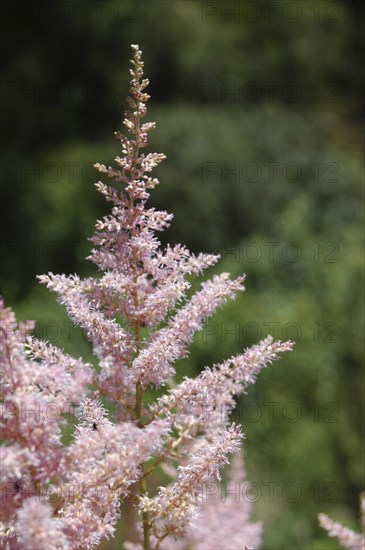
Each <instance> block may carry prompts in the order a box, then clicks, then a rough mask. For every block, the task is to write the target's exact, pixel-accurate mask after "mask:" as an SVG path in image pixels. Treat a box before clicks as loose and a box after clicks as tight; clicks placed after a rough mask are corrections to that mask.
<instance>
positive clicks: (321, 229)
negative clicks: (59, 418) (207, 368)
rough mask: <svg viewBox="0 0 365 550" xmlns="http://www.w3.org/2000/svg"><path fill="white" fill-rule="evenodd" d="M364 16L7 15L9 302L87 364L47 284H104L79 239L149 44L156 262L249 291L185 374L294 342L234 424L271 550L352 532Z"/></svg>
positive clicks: (93, 210)
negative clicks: (46, 279) (190, 267)
mask: <svg viewBox="0 0 365 550" xmlns="http://www.w3.org/2000/svg"><path fill="white" fill-rule="evenodd" d="M361 9H362V2H361V1H346V2H345V1H336V2H326V1H324V0H318V1H315V0H314V1H310V0H303V1H300V0H296V1H293V2H285V1H274V2H261V1H259V2H258V1H254V2H250V1H248V2H243V1H241V2H237V1H235V2H230V1H223V2H200V1H194V0H177V1H175V0H165V1H163V0H161V1H160V0H157V1H156V0H146V1H141V2H136V1H125V2H124V1H116V2H114V1H104V2H97V1H76V0H75V1H72V2H71V1H70V2H68V1H62V0H52V1H51V2H49V1H47V2H38V1H36V2H28V3H24V2H17V1H14V2H9V3H8V4H6V3H5V4H3V6H2V8H1V19H2V35H3V45H2V48H1V49H2V70H1V95H0V97H1V107H2V109H1V112H2V115H1V116H2V128H3V140H2V146H1V150H0V155H1V161H0V162H1V164H0V166H1V177H2V182H1V188H0V201H1V206H2V215H1V221H0V223H1V242H0V247H1V248H0V259H1V272H0V284H1V293H2V294H3V296H4V297H5V300H6V303H7V304H8V305H12V306H13V307H14V309H15V311H16V312H17V315H18V317H19V318H20V319H25V318H34V319H36V320H37V321H38V326H37V334H38V335H39V336H41V337H45V338H49V339H50V340H51V341H52V342H53V343H56V344H58V345H60V346H63V347H65V348H66V349H67V350H68V351H70V352H72V353H74V354H75V355H77V356H79V355H81V354H85V355H86V356H88V355H89V354H90V350H89V348H88V345H87V344H86V342H85V340H84V338H83V337H82V335H81V334H80V332H78V331H77V330H73V329H72V326H71V323H70V322H69V321H68V320H67V317H66V315H65V313H64V310H63V308H62V307H61V306H58V305H57V304H56V301H55V297H54V296H53V295H49V294H48V293H47V291H46V290H45V289H44V288H43V287H42V288H41V287H40V286H39V285H38V284H37V282H36V279H35V276H36V274H40V273H44V272H47V271H54V272H60V273H62V272H63V273H71V272H78V273H80V274H81V275H86V274H90V273H94V268H93V266H92V265H90V264H89V263H88V262H87V261H85V260H84V258H85V256H86V255H87V253H88V251H89V249H90V245H89V244H88V242H87V240H86V238H87V237H88V236H90V235H91V234H92V232H93V225H94V222H95V219H96V218H97V217H100V216H102V215H103V214H104V213H106V212H107V208H108V207H107V206H106V205H105V204H104V201H103V199H102V198H101V197H100V196H98V193H96V191H95V190H94V188H93V185H92V183H93V182H95V181H96V180H97V179H98V175H97V174H96V173H94V171H93V169H92V168H91V167H92V164H93V163H94V162H97V161H99V162H103V163H108V162H109V163H110V162H112V160H113V158H114V156H116V155H117V154H119V152H120V151H119V149H118V143H117V142H116V141H115V140H114V139H113V131H114V130H117V129H120V127H121V115H122V113H123V111H124V97H125V95H126V93H127V85H128V80H129V75H128V60H129V58H130V56H131V53H130V44H131V43H138V44H140V46H141V48H142V49H143V52H144V60H145V68H146V75H147V76H148V77H149V79H150V81H151V85H150V89H149V91H150V94H151V95H152V99H151V101H150V104H149V106H150V111H149V120H156V121H157V123H158V125H157V130H156V131H155V132H153V133H152V134H151V140H150V150H151V151H152V150H153V151H154V150H156V151H163V152H165V153H166V155H167V160H166V161H165V163H164V164H163V165H162V166H161V167H160V168H159V169H158V170H157V171H156V175H157V176H158V177H159V178H160V180H161V186H160V187H159V188H158V189H157V190H156V191H155V192H154V194H153V197H152V202H153V204H154V205H155V206H157V207H160V208H163V209H166V210H168V211H169V212H173V213H174V215H175V219H174V222H173V225H172V227H171V229H170V230H169V231H168V232H167V233H166V234H164V235H162V239H163V242H164V243H165V242H182V243H185V244H187V245H188V246H189V247H190V248H191V249H192V250H194V251H197V252H198V251H200V250H205V251H213V250H214V251H217V252H221V254H222V262H221V263H220V264H219V265H218V267H217V271H218V272H221V271H230V272H232V274H234V275H237V274H239V273H242V272H245V273H246V274H247V285H246V287H247V291H246V292H245V293H244V294H243V295H242V296H240V297H239V299H238V300H237V301H236V302H234V303H231V304H229V305H228V306H227V307H226V308H225V309H224V310H222V311H221V312H220V313H219V314H217V315H216V316H215V317H214V318H213V319H212V320H211V322H210V323H209V324H207V326H206V329H205V330H204V331H203V333H202V334H200V335H198V336H197V337H196V339H195V342H194V346H193V349H192V355H191V360H190V361H189V362H184V363H182V364H181V367H179V370H180V372H182V373H189V374H193V373H194V372H198V371H199V369H201V368H202V367H203V366H204V365H206V364H211V363H214V362H217V361H219V360H221V359H223V358H224V357H227V356H229V355H231V354H233V353H237V352H239V351H240V350H241V349H242V348H243V347H246V346H247V345H251V344H252V343H253V342H254V341H256V340H257V338H259V337H260V336H261V335H262V336H264V335H266V334H267V333H268V332H269V331H271V332H273V331H274V336H275V337H277V338H286V337H289V338H293V339H296V340H297V345H296V348H295V351H294V352H293V353H292V354H289V355H288V356H287V357H285V358H284V359H283V361H282V362H281V363H280V365H275V366H274V367H270V368H269V369H267V370H266V371H265V372H264V373H263V374H262V375H261V377H260V379H259V381H258V383H257V384H256V386H254V387H252V388H251V389H250V390H249V392H248V394H247V395H246V396H244V398H242V399H241V400H240V402H239V407H238V413H237V415H236V420H238V421H242V424H243V428H244V431H245V432H246V434H247V442H246V457H247V467H248V472H249V479H250V480H252V481H253V482H254V486H253V489H254V490H253V494H254V495H256V496H257V498H256V499H255V500H257V502H256V503H255V516H256V517H257V518H259V519H262V520H264V522H265V539H264V548H265V549H266V550H279V549H281V550H282V549H284V550H292V549H305V550H314V549H316V550H322V549H323V550H325V549H331V548H333V549H334V548H337V546H336V544H335V543H334V542H333V541H331V540H330V539H328V538H326V536H325V534H324V533H323V532H322V530H321V529H320V528H319V527H318V524H317V518H316V516H317V514H318V512H321V511H323V512H327V513H328V514H330V515H332V516H333V517H334V518H335V519H337V520H340V521H342V522H344V523H345V524H347V525H349V526H352V527H354V528H357V525H358V521H357V516H358V494H359V492H360V490H361V489H362V488H363V485H364V475H363V457H362V445H361V434H362V433H363V429H362V428H363V426H362V421H361V412H360V411H361V407H360V404H361V383H362V377H361V365H362V359H363V348H362V329H363V306H362V303H363V302H362V296H363V290H362V284H361V283H362V277H361V275H362V272H363V232H362V224H361V222H360V220H361V214H362V180H363V157H362V150H363V141H362V135H363V128H362V125H361V117H362V111H361V106H362V103H361V94H362V91H363V82H364V80H363V72H362V66H361V62H360V60H361V48H362V43H361V41H360V31H361V26H362V24H363V17H362V15H363V13H362V11H361ZM213 12H214V13H213ZM232 169H235V170H236V172H235V173H233V175H232V174H230V173H229V171H230V170H232ZM237 170H238V171H237ZM270 326H271V328H270ZM269 489H271V492H270V491H269ZM103 548H110V549H111V548H120V541H119V542H118V541H115V542H111V543H109V544H107V543H106V544H104V545H103Z"/></svg>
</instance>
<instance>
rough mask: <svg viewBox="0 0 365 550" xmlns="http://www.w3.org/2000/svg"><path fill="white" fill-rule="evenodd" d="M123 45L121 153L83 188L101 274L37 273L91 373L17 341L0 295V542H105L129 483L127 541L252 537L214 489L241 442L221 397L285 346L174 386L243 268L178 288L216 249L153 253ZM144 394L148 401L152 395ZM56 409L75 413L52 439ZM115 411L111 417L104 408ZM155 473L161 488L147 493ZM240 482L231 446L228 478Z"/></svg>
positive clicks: (136, 58)
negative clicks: (91, 358)
mask: <svg viewBox="0 0 365 550" xmlns="http://www.w3.org/2000/svg"><path fill="white" fill-rule="evenodd" d="M132 48H133V52H134V55H133V59H132V61H131V62H132V69H131V77H132V79H131V87H130V96H129V97H128V98H127V102H128V105H129V108H130V110H129V111H127V112H126V116H125V119H124V126H125V127H126V129H127V132H128V137H127V136H125V135H123V134H121V133H119V132H117V133H116V138H117V139H118V140H119V141H120V143H121V146H122V156H121V157H117V158H116V159H115V161H116V167H111V166H105V165H103V164H96V165H95V167H96V169H97V170H98V171H99V172H101V173H102V174H105V175H106V176H107V177H108V178H110V179H111V180H112V181H113V185H107V184H105V183H103V182H101V181H99V182H98V183H97V184H96V187H97V189H98V191H100V192H101V193H102V194H103V195H104V196H105V198H106V199H107V200H108V201H109V202H111V203H112V209H111V213H110V214H109V215H107V216H105V217H104V218H103V219H102V220H99V221H97V224H96V232H95V234H94V236H93V237H92V239H91V240H92V242H93V244H94V249H93V251H92V253H91V256H90V259H91V260H92V262H94V263H95V264H96V266H97V267H98V269H99V271H100V273H99V275H98V276H96V277H94V278H86V279H80V278H79V277H78V276H77V275H70V276H66V275H54V274H52V273H49V274H48V275H43V276H41V277H39V279H40V281H41V282H42V283H44V284H45V285H47V287H48V288H49V289H50V290H52V291H54V292H56V293H57V295H58V298H59V301H60V302H61V303H62V304H64V305H65V307H66V309H67V312H68V315H69V317H70V318H71V319H72V320H73V322H74V323H75V324H76V325H78V326H80V327H81V328H82V329H83V330H84V331H85V334H86V335H87V337H88V339H89V341H90V342H91V344H92V349H93V352H94V355H95V357H96V359H97V361H98V368H97V369H94V368H93V367H92V366H91V365H90V364H87V363H85V362H84V361H83V360H82V359H74V358H73V357H70V356H69V355H67V354H66V353H64V352H63V351H61V350H59V349H57V348H55V347H53V346H51V345H49V344H47V343H44V342H41V341H38V340H36V339H34V338H31V337H30V336H29V335H28V334H29V331H30V329H31V326H28V325H27V326H23V325H18V324H17V323H16V321H15V318H14V314H13V312H12V311H11V310H10V309H6V308H5V306H4V304H3V302H0V331H1V338H0V346H1V347H0V371H1V396H0V397H1V402H2V414H1V420H0V422H1V423H0V427H1V438H2V440H3V441H4V444H3V445H2V446H1V448H0V451H1V465H2V467H1V487H2V495H1V498H2V506H1V528H0V545H1V548H5V549H23V550H30V549H34V550H48V549H51V548H52V549H63V550H76V549H89V548H95V547H96V546H97V545H98V544H99V542H100V541H101V540H102V539H103V538H108V537H112V536H114V534H115V525H116V522H117V520H118V518H119V516H120V513H121V512H120V503H122V502H124V501H125V500H127V499H128V497H129V496H130V494H131V493H132V492H136V489H137V495H138V498H137V503H136V507H137V508H138V511H139V520H138V522H139V527H138V528H137V537H139V540H137V539H136V540H134V541H130V542H126V543H125V548H130V549H132V548H143V549H144V550H148V549H152V548H153V549H156V550H157V549H158V548H160V549H162V548H165V549H172V548H176V549H178V548H181V549H186V548H194V549H196V550H199V549H205V550H207V549H210V548H211V549H213V548H215V549H217V548H230V550H234V549H241V550H243V549H244V548H245V547H250V548H251V547H255V548H256V549H257V548H258V547H259V545H260V538H261V525H260V524H256V523H251V521H250V514H251V507H250V503H249V502H247V501H246V500H245V499H243V498H239V499H238V500H237V498H236V497H235V496H234V495H233V493H234V491H233V490H230V491H229V493H228V496H227V497H226V498H224V499H223V498H222V496H221V492H220V491H219V490H218V489H217V488H218V487H221V486H220V485H219V484H217V480H220V470H221V468H222V467H223V466H224V465H225V464H227V463H228V462H229V457H230V455H231V454H232V453H237V451H238V450H239V447H240V444H241V440H242V437H243V434H242V432H241V430H240V427H239V426H237V425H234V424H231V423H230V421H229V413H230V412H231V411H232V409H233V408H234V405H235V401H234V400H235V397H236V396H238V395H240V394H242V393H243V392H245V390H246V388H247V386H248V385H250V384H253V383H254V382H255V380H256V376H257V375H258V374H259V372H260V371H261V370H262V369H263V368H264V367H266V366H267V365H269V364H270V363H272V362H273V361H275V360H277V359H278V358H279V354H280V353H282V352H285V351H290V350H291V349H292V345H293V344H292V342H290V341H289V342H280V341H279V342H274V341H273V339H272V338H271V337H268V338H266V339H265V340H263V341H262V342H260V343H258V344H257V345H255V346H253V347H252V348H251V349H247V350H244V351H243V353H242V354H240V355H238V356H236V357H231V358H230V359H229V360H227V361H224V362H223V363H221V364H218V365H215V366H214V367H212V368H209V367H207V368H204V369H203V370H202V372H201V374H200V375H199V376H198V377H197V378H195V379H192V378H185V379H184V380H183V381H182V382H181V383H179V384H177V383H176V382H175V381H174V375H175V372H176V369H177V368H178V365H177V362H178V361H179V360H180V359H182V358H185V357H187V356H188V350H189V346H190V344H191V342H192V340H193V337H194V335H195V333H196V332H197V331H200V330H202V328H203V324H204V322H205V320H206V319H208V318H209V317H211V316H212V315H213V314H214V313H215V312H216V310H217V309H218V308H220V307H221V306H222V305H224V304H225V302H226V301H227V300H228V299H234V298H235V296H236V294H237V293H238V292H240V291H243V290H244V287H243V281H244V277H243V276H242V277H238V278H237V279H235V280H231V279H230V277H229V274H227V273H222V274H221V275H215V276H214V277H213V278H212V279H211V280H208V281H205V282H203V283H202V285H201V288H200V289H199V290H198V291H197V292H195V293H191V292H189V289H190V286H191V283H190V281H191V278H192V276H197V275H200V274H201V273H203V271H204V270H206V269H207V268H209V267H211V266H213V265H214V264H216V262H217V261H218V256H214V255H210V254H198V255H194V254H192V253H191V252H190V251H189V250H188V249H187V248H186V247H184V246H182V245H176V246H173V247H171V246H167V247H166V248H162V247H161V244H160V242H159V240H158V238H157V236H156V234H157V232H159V231H162V230H164V229H166V228H167V227H168V226H169V223H170V221H171V219H172V216H171V215H170V214H168V213H166V212H164V211H157V210H156V209H155V208H150V207H148V206H147V200H148V198H149V192H150V190H151V189H153V188H154V187H155V186H156V185H157V184H158V183H159V182H158V180H157V179H156V178H153V177H151V176H150V172H151V171H152V169H153V168H154V167H155V166H157V165H158V164H159V163H160V162H161V161H162V160H164V158H165V156H164V155H163V154H160V153H147V154H145V153H144V152H142V150H143V149H144V148H145V147H146V145H147V141H148V133H149V132H150V130H152V129H153V128H154V127H155V124H154V123H143V122H142V119H143V118H144V116H145V115H146V112H147V108H146V102H147V100H148V99H149V96H148V94H147V93H146V91H145V89H146V87H147V85H148V80H147V79H145V78H143V62H142V59H141V53H142V52H141V51H140V49H139V47H138V46H136V45H134V46H132ZM191 294H192V295H191ZM153 388H158V389H159V395H160V397H158V398H157V399H155V400H152V402H151V396H152V395H153V392H151V389H153ZM162 388H164V390H165V393H164V394H162V395H161V392H162ZM102 400H103V402H104V403H105V407H104V406H103V405H102ZM70 406H74V407H77V408H78V411H79V412H78V414H79V418H78V422H77V425H76V428H75V431H74V434H73V436H72V439H71V442H70V443H68V444H65V443H64V437H63V427H64V426H65V425H66V424H67V418H66V413H67V411H69V408H70ZM115 406H117V408H118V417H117V418H115V419H113V420H112V419H111V418H110V414H109V413H108V408H109V407H115ZM75 421H76V420H75ZM159 469H160V471H161V472H162V475H163V476H165V477H166V476H167V477H169V478H170V482H168V483H166V485H164V486H162V485H160V486H157V487H156V480H161V479H162V478H161V474H160V476H159V477H156V473H157V472H158V471H159ZM151 480H154V483H152V482H151ZM243 480H244V471H243V464H242V457H241V455H240V454H237V456H236V458H235V459H234V461H233V467H232V468H231V470H230V478H229V480H228V484H229V487H230V488H231V489H232V487H236V486H237V484H238V486H239V484H240V483H241V482H242V481H243ZM212 487H214V488H215V489H217V490H215V491H212V490H211V489H212ZM138 533H139V535H138Z"/></svg>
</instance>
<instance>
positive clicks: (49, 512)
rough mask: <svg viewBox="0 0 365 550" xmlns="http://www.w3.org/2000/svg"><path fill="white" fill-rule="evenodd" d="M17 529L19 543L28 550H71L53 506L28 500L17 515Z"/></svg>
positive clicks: (36, 499) (31, 499)
mask: <svg viewBox="0 0 365 550" xmlns="http://www.w3.org/2000/svg"><path fill="white" fill-rule="evenodd" d="M15 529H16V531H17V533H19V542H20V543H21V544H22V547H23V548H26V549H27V550H44V549H46V548H54V549H55V550H69V549H70V548H71V546H70V545H69V542H68V540H67V537H66V536H65V534H64V533H63V532H62V530H61V528H60V521H59V520H58V519H56V518H54V517H53V509H52V506H51V505H50V504H48V503H44V502H39V500H38V498H36V497H34V498H28V499H27V500H26V501H25V502H24V504H23V506H22V507H21V508H20V509H19V511H18V513H17V519H16V522H15Z"/></svg>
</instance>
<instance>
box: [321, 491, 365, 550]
mask: <svg viewBox="0 0 365 550" xmlns="http://www.w3.org/2000/svg"><path fill="white" fill-rule="evenodd" d="M360 507H361V523H362V527H363V533H362V534H361V533H356V532H355V531H353V530H352V529H349V528H348V527H344V526H343V525H341V523H338V522H336V521H333V520H332V519H331V518H329V517H328V516H327V515H326V514H319V516H318V519H319V524H320V526H321V527H323V529H325V530H326V531H327V533H328V536H329V537H334V538H336V539H337V540H338V543H339V544H340V545H341V546H342V547H343V548H346V549H348V550H365V531H364V530H365V493H362V495H361V499H360Z"/></svg>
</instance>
